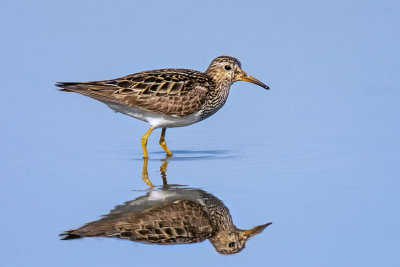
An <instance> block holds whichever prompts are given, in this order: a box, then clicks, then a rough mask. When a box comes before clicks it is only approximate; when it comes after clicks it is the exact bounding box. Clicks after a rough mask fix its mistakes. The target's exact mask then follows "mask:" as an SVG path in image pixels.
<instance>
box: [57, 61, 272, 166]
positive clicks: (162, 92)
mask: <svg viewBox="0 0 400 267" xmlns="http://www.w3.org/2000/svg"><path fill="white" fill-rule="evenodd" d="M236 81H246V82H251V83H254V84H257V85H259V86H261V87H264V88H265V89H269V87H268V86H267V85H265V84H264V83H262V82H260V81H259V80H257V79H256V78H254V77H253V76H251V75H249V74H247V73H246V72H244V71H243V70H242V68H241V64H240V61H239V60H237V59H236V58H234V57H229V56H219V57H217V58H215V59H214V60H213V61H212V62H211V64H210V65H209V67H208V68H207V70H206V71H205V72H200V71H196V70H190V69H159V70H151V71H143V72H138V73H134V74H131V75H127V76H123V77H120V78H116V79H111V80H103V81H91V82H59V83H57V84H56V86H58V87H61V88H63V89H61V91H67V92H75V93H79V94H82V95H86V96H88V97H91V98H94V99H96V100H99V101H101V102H103V103H105V104H106V105H108V106H109V107H110V108H111V109H113V110H115V111H117V112H120V113H123V114H126V115H129V116H131V117H134V118H137V119H139V120H142V121H146V122H148V123H149V124H150V128H149V129H148V131H147V132H146V133H145V134H144V135H143V137H142V139H141V144H142V149H143V156H144V158H148V153H147V139H148V138H149V136H150V134H151V132H152V131H153V130H154V129H156V128H162V131H161V137H160V146H161V147H162V149H163V150H164V151H165V152H166V153H167V155H168V156H171V155H172V153H171V151H170V150H169V149H168V147H167V144H166V142H165V132H166V129H167V128H170V127H182V126H187V125H191V124H193V123H196V122H199V121H201V120H204V119H206V118H208V117H210V116H211V115H213V114H214V113H215V112H217V111H218V110H219V109H220V108H221V107H222V106H223V105H224V104H225V102H226V99H227V97H228V94H229V89H230V87H231V85H232V84H233V83H234V82H236Z"/></svg>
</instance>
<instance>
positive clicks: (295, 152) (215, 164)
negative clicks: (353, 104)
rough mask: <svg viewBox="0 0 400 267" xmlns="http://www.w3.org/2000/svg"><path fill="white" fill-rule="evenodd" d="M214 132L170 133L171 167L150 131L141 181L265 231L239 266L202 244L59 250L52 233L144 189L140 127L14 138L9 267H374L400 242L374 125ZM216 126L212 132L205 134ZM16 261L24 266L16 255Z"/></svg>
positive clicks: (101, 241)
mask: <svg viewBox="0 0 400 267" xmlns="http://www.w3.org/2000/svg"><path fill="white" fill-rule="evenodd" d="M65 97H68V96H65ZM99 106H100V107H102V106H101V105H99ZM106 112H107V110H105V111H104V113H106ZM223 116H225V117H229V116H231V114H229V113H228V112H225V113H224V114H223ZM219 120H221V118H219ZM222 120H223V119H222ZM214 123H218V120H217V119H215V120H210V124H211V126H209V124H207V122H204V123H201V124H198V125H197V126H193V127H192V128H189V127H188V128H182V129H173V130H169V131H168V132H167V141H169V142H168V143H169V146H170V148H171V150H172V151H173V153H174V156H173V157H171V158H169V159H165V156H164V154H163V153H162V150H161V148H159V147H158V144H157V140H158V136H157V134H158V132H155V133H154V136H153V135H152V136H151V137H150V138H151V141H150V142H149V151H150V154H149V155H150V160H149V162H148V167H147V171H148V176H149V179H150V181H151V182H152V183H153V184H154V185H162V184H163V175H164V177H166V178H167V180H168V183H169V184H172V185H173V184H177V185H186V186H187V187H193V188H201V189H203V190H205V191H206V192H209V193H211V194H213V195H214V196H216V197H217V198H219V199H220V200H222V201H223V202H224V204H225V205H226V206H227V207H228V208H229V210H230V212H231V215H232V219H233V221H234V223H235V225H236V226H237V227H238V228H242V229H243V228H245V229H246V228H251V227H253V226H255V225H259V224H264V223H267V222H270V221H271V222H272V223H273V224H272V225H271V226H269V227H268V228H267V229H265V230H264V232H262V233H261V234H258V235H257V236H255V237H253V238H251V239H250V240H249V241H248V242H247V244H246V248H245V249H244V250H243V251H241V252H240V253H238V254H237V255H235V256H225V255H220V254H218V253H217V252H216V251H215V250H214V248H213V247H212V245H211V244H210V243H209V242H208V241H205V242H202V243H197V244H190V245H175V246H156V245H148V244H147V245H146V244H140V243H136V242H131V241H122V240H118V239H112V238H111V239H110V238H101V237H99V238H85V239H82V240H67V241H60V239H59V237H58V235H59V234H60V233H62V232H64V231H66V230H69V229H73V228H77V227H79V226H82V225H83V224H85V223H87V222H90V221H95V220H98V219H99V218H100V215H103V214H107V213H108V212H109V210H111V209H112V208H113V207H114V206H116V205H120V204H122V203H124V202H125V201H129V200H132V199H134V198H136V197H139V196H141V195H143V194H146V192H149V190H151V189H149V187H148V186H147V185H146V183H145V182H144V181H143V180H142V171H143V163H144V161H143V159H142V158H141V151H140V146H139V145H138V143H139V137H140V135H141V133H142V132H144V131H143V130H145V127H141V128H142V130H141V131H139V130H137V129H134V130H132V133H131V132H128V131H126V130H125V129H121V130H119V129H115V128H114V129H108V130H106V131H105V132H101V133H98V132H96V131H93V132H96V133H95V134H92V133H91V132H86V133H85V132H84V131H83V133H82V134H77V133H73V134H71V133H65V132H63V133H60V132H57V133H56V134H57V138H55V135H54V132H53V133H52V136H49V135H47V136H46V135H43V136H29V137H28V136H17V137H18V142H15V143H13V144H4V143H3V144H2V147H3V148H5V150H4V149H3V151H7V153H2V158H1V162H2V165H3V167H2V177H3V185H4V186H2V188H1V198H2V203H3V204H2V209H3V214H7V216H6V217H5V220H3V221H2V224H3V229H7V231H4V232H3V233H2V240H3V241H2V242H5V243H7V244H8V246H7V247H4V248H3V251H6V254H5V255H7V256H6V257H3V261H5V263H10V262H13V264H15V266H26V265H29V263H30V262H31V261H32V260H34V261H35V262H36V263H37V264H39V265H48V266H50V265H58V266H70V265H74V266H81V265H82V266H83V265H87V264H90V265H92V264H93V265H94V264H98V265H101V266H103V265H108V264H117V265H121V266H130V265H132V264H136V263H137V262H141V263H146V262H148V261H149V260H151V262H153V263H154V264H161V263H162V264H164V265H167V266H169V265H171V266H173V265H175V264H177V263H182V264H183V263H185V262H186V261H187V260H190V261H191V264H192V265H194V266H200V265H204V264H209V263H210V262H219V263H223V262H226V263H231V264H244V263H245V262H248V261H249V260H250V259H251V260H254V259H256V260H257V261H259V260H262V261H263V262H264V263H265V264H269V265H278V266H291V265H296V266H317V265H319V266H320V265H324V266H335V265H338V264H343V263H345V265H348V266H350V265H358V264H360V263H363V264H365V265H367V266H374V265H379V264H381V263H385V260H387V261H389V259H390V257H391V255H393V253H395V250H396V247H397V245H396V244H397V237H398V234H399V230H398V227H397V225H398V219H399V217H398V212H397V206H398V203H399V195H398V189H399V178H398V176H397V175H398V170H399V167H398V152H397V150H395V149H394V147H395V146H398V141H397V137H394V136H392V135H391V133H388V132H387V131H393V129H394V128H391V129H385V128H383V127H382V128H380V129H377V125H379V124H380V123H382V122H381V121H378V122H377V121H371V120H370V121H369V122H368V123H365V124H364V123H363V124H361V123H360V124H358V125H357V129H356V130H355V131H353V132H352V131H350V130H351V129H352V128H353V124H352V123H349V122H343V123H342V126H341V128H340V130H336V131H335V130H334V129H335V128H336V127H335V126H332V125H329V124H328V123H326V122H318V121H317V120H314V121H313V123H310V125H314V128H313V129H310V128H308V127H306V126H305V127H304V128H302V129H298V130H296V131H293V130H291V129H289V128H287V129H285V130H284V129H282V128H280V129H279V128H278V127H275V126H274V123H271V126H270V127H269V128H270V129H271V130H269V129H265V128H263V129H265V130H260V131H253V132H252V138H247V137H248V134H247V131H246V129H245V128H241V127H240V128H236V126H234V125H232V124H231V125H225V126H226V127H225V128H223V129H221V128H218V127H216V126H215V124H214ZM275 123H277V122H276V121H275ZM133 124H134V125H135V126H136V125H141V124H140V123H139V122H137V123H135V122H133ZM213 124H214V125H213ZM91 127H93V126H91ZM213 127H215V129H218V130H212V135H211V134H207V131H211V129H213ZM256 127H257V126H254V127H252V129H253V130H254V129H255V128H256ZM343 127H349V128H348V129H347V130H346V129H344V128H343ZM361 127H362V128H361ZM97 128H98V129H99V130H101V129H102V126H101V125H98V126H97ZM229 132H234V133H235V134H234V135H230V134H227V133H229ZM361 132H362V133H363V134H361ZM311 134H312V135H313V136H311ZM385 134H387V135H385ZM135 135H136V136H135ZM210 136H211V137H210ZM382 136H386V138H382ZM391 136H392V137H391ZM165 161H167V162H168V167H167V169H166V170H165V173H163V171H164V169H163V168H162V165H163V163H164V162H165ZM160 168H161V169H160ZM23 254H25V255H29V257H19V256H18V255H23ZM111 255H112V256H111ZM61 258H62V261H61V260H60V259H61ZM166 259H173V260H171V261H166ZM328 259H329V260H328ZM6 265H8V264H6Z"/></svg>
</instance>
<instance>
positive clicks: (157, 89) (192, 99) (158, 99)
mask: <svg viewBox="0 0 400 267" xmlns="http://www.w3.org/2000/svg"><path fill="white" fill-rule="evenodd" d="M56 86H58V87H61V88H63V90H64V91H72V92H76V93H80V94H83V95H86V96H89V97H91V98H94V99H97V100H99V101H102V102H106V103H114V104H121V105H128V106H133V107H137V108H140V109H143V110H146V111H149V112H155V113H164V114H168V115H171V116H177V117H181V116H186V115H189V114H191V113H193V112H195V111H197V110H199V109H200V107H201V106H202V104H203V103H204V101H205V100H206V96H207V91H208V90H207V88H210V87H211V86H212V82H211V81H210V80H209V79H208V77H207V76H205V75H204V74H203V73H201V72H199V71H194V70H187V69H161V70H153V71H145V72H139V73H135V74H131V75H127V76H124V77H121V78H117V79H113V80H105V81H94V82H84V83H74V82H65V83H57V84H56ZM182 103H184V104H183V105H182Z"/></svg>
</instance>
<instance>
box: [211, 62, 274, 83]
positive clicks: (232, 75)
mask: <svg viewBox="0 0 400 267" xmlns="http://www.w3.org/2000/svg"><path fill="white" fill-rule="evenodd" d="M205 73H206V74H208V75H209V76H211V77H212V78H213V79H214V81H217V82H222V83H228V84H229V85H231V84H232V83H234V82H236V81H245V82H251V83H254V84H257V85H259V86H261V87H263V88H265V89H267V90H268V89H269V87H268V86H267V85H265V84H264V83H262V82H261V81H259V80H257V79H256V78H254V77H253V76H251V75H249V74H247V73H246V72H244V71H243V70H242V66H241V63H240V61H239V60H238V59H236V58H234V57H229V56H220V57H217V58H215V59H214V60H213V61H212V62H211V63H210V66H208V68H207V70H206V72H205Z"/></svg>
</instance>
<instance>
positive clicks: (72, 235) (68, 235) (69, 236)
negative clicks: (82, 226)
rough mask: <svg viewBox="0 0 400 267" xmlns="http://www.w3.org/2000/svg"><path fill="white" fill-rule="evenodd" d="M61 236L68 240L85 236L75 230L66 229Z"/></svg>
mask: <svg viewBox="0 0 400 267" xmlns="http://www.w3.org/2000/svg"><path fill="white" fill-rule="evenodd" d="M59 236H60V237H62V238H61V240H68V239H78V238H82V237H83V236H81V235H78V234H75V233H74V230H70V231H66V232H64V233H62V234H59Z"/></svg>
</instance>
